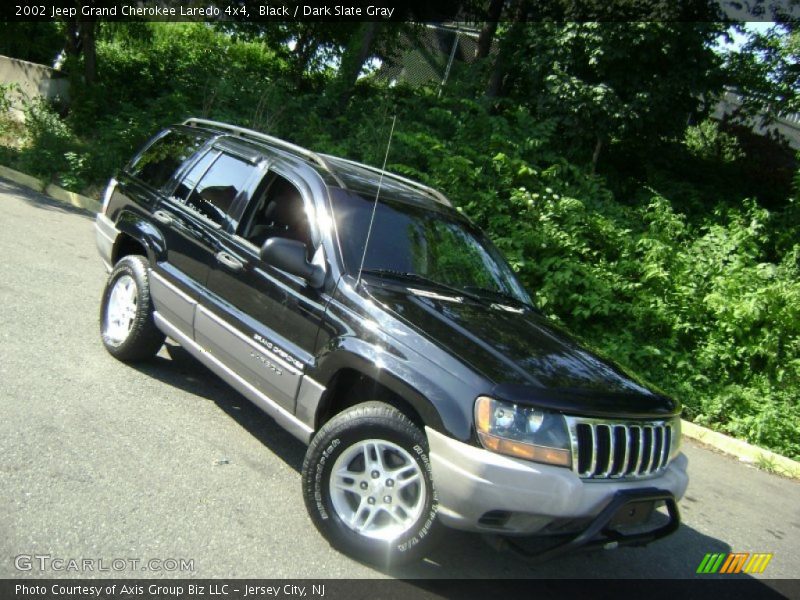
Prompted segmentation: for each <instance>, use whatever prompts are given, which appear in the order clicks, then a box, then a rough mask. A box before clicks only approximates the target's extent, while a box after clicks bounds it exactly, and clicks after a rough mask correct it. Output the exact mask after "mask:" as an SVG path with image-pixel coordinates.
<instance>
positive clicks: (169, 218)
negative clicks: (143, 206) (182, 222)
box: [153, 210, 173, 225]
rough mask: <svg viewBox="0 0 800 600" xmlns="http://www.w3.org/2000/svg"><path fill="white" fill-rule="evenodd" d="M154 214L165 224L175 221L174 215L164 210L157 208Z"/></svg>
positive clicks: (157, 219)
mask: <svg viewBox="0 0 800 600" xmlns="http://www.w3.org/2000/svg"><path fill="white" fill-rule="evenodd" d="M153 216H154V217H155V218H156V221H158V222H159V223H163V224H164V225H172V221H173V219H172V215H170V214H169V213H166V212H164V211H163V210H157V211H156V212H154V213H153Z"/></svg>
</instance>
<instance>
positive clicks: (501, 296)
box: [464, 285, 535, 310]
mask: <svg viewBox="0 0 800 600" xmlns="http://www.w3.org/2000/svg"><path fill="white" fill-rule="evenodd" d="M464 289H465V290H467V291H468V292H469V293H471V294H473V295H475V296H480V297H482V299H484V300H485V299H486V296H491V297H492V298H494V299H495V300H498V301H510V302H511V303H512V304H515V305H521V306H524V307H526V308H530V309H533V310H535V308H534V307H533V306H531V305H530V304H528V303H527V302H525V301H524V300H520V299H519V298H517V297H516V296H514V295H513V294H509V293H508V292H502V291H500V290H492V289H489V288H483V287H477V286H471V285H469V286H466V287H465V288H464Z"/></svg>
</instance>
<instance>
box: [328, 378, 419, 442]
mask: <svg viewBox="0 0 800 600" xmlns="http://www.w3.org/2000/svg"><path fill="white" fill-rule="evenodd" d="M368 400H378V401H380V402H385V403H386V404H389V405H390V406H393V407H395V408H396V409H397V410H399V411H400V412H401V413H403V414H404V415H405V416H407V417H408V418H409V419H411V422H412V423H414V424H415V425H416V426H417V427H419V428H420V429H424V427H425V421H424V420H423V419H422V417H421V416H420V414H419V413H418V412H417V410H416V409H415V408H414V407H413V406H412V405H411V403H410V402H408V400H406V399H405V398H403V397H402V396H400V395H399V394H397V393H395V392H393V391H392V390H390V389H389V388H387V387H386V386H385V385H383V384H382V383H380V382H378V381H376V380H375V379H373V378H372V377H369V376H368V375H364V374H363V373H361V372H359V371H355V370H353V369H343V370H341V371H339V372H338V373H337V374H336V375H334V377H333V381H331V383H330V385H329V386H328V389H327V392H326V394H325V399H324V400H323V406H322V410H320V411H319V412H318V414H317V427H316V428H317V429H319V428H320V427H322V426H323V425H324V424H325V423H327V422H328V421H329V420H330V419H332V418H333V417H335V416H336V415H338V414H339V413H340V412H342V411H343V410H345V409H348V408H350V407H351V406H355V405H356V404H360V403H362V402H366V401H368Z"/></svg>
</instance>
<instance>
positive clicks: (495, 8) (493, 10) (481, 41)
mask: <svg viewBox="0 0 800 600" xmlns="http://www.w3.org/2000/svg"><path fill="white" fill-rule="evenodd" d="M503 4H504V2H503V0H492V1H491V3H490V4H489V10H487V11H486V22H485V23H484V24H483V28H482V29H481V32H480V34H479V35H478V46H477V47H476V48H475V58H486V57H487V56H489V52H490V51H491V50H492V42H493V41H494V34H495V33H497V22H498V21H499V20H500V14H501V13H502V11H503Z"/></svg>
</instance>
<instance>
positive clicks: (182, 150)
mask: <svg viewBox="0 0 800 600" xmlns="http://www.w3.org/2000/svg"><path fill="white" fill-rule="evenodd" d="M205 141H206V138H204V137H202V136H198V135H195V134H192V133H185V132H178V131H170V132H169V133H167V134H166V135H165V136H163V137H161V138H159V139H158V140H156V141H155V142H154V143H153V144H152V145H151V146H150V147H149V148H148V149H147V150H145V151H144V152H143V153H142V155H141V156H140V157H139V158H138V159H137V160H136V162H135V163H133V165H131V168H130V173H131V174H132V175H133V176H134V177H138V178H139V179H141V180H142V181H144V182H145V183H147V184H149V185H151V186H153V187H154V188H160V187H162V186H163V185H164V184H165V183H167V181H169V179H170V178H171V177H172V176H173V175H174V174H175V171H177V170H178V167H180V166H181V164H183V162H184V161H185V160H186V159H187V158H189V157H190V156H192V154H194V153H195V152H196V151H197V149H198V148H199V147H200V146H202V145H203V142H205Z"/></svg>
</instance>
